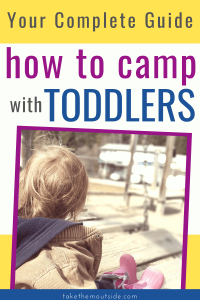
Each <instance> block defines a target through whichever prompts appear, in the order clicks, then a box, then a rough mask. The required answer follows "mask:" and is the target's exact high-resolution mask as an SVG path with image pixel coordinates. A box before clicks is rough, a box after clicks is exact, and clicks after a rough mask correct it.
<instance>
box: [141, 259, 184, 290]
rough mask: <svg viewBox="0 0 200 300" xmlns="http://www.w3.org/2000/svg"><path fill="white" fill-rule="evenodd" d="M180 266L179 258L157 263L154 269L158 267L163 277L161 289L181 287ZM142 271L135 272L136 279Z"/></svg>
mask: <svg viewBox="0 0 200 300" xmlns="http://www.w3.org/2000/svg"><path fill="white" fill-rule="evenodd" d="M181 266H182V260H181V259H180V258H176V259H172V260H170V261H166V262H164V263H161V264H157V265H156V266H154V267H156V269H159V270H160V271H161V272H162V273H163V274H164V277H165V281H164V284H163V286H162V289H180V288H181ZM143 272H144V271H141V272H138V273H137V279H138V280H140V279H141V277H142V274H143Z"/></svg>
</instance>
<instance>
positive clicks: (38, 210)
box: [18, 145, 88, 219]
mask: <svg viewBox="0 0 200 300" xmlns="http://www.w3.org/2000/svg"><path fill="white" fill-rule="evenodd" d="M87 189H88V177H87V173H86V170H85V168H84V166H83V164H82V162H81V160H80V159H79V158H78V157H77V156H76V154H74V153H73V152H72V151H71V150H70V149H68V148H66V147H64V146H59V145H55V146H53V145H46V146H42V147H41V148H40V149H39V150H36V151H34V153H33V155H32V156H31V158H30V159H29V161H28V162H27V164H26V166H25V168H24V170H23V171H22V172H21V174H20V183H19V210H18V214H19V216H21V217H22V218H34V217H46V218H53V219H55V218H60V219H66V218H67V219H74V218H75V217H76V216H77V215H78V214H79V213H80V211H81V210H82V208H83V206H84V205H85V200H86V194H87Z"/></svg>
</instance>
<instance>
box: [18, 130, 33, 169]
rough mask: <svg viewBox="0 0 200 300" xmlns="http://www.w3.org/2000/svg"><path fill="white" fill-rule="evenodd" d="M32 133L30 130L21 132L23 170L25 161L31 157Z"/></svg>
mask: <svg viewBox="0 0 200 300" xmlns="http://www.w3.org/2000/svg"><path fill="white" fill-rule="evenodd" d="M32 136H33V131H32V130H22V135H21V159H22V162H21V167H22V169H24V167H25V165H26V163H27V161H28V160H29V158H30V157H31V155H32V151H31V141H32Z"/></svg>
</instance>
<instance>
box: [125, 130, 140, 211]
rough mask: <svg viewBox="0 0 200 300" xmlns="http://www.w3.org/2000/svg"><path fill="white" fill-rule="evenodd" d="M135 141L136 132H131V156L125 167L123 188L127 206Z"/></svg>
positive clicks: (136, 138) (136, 137)
mask: <svg viewBox="0 0 200 300" xmlns="http://www.w3.org/2000/svg"><path fill="white" fill-rule="evenodd" d="M137 142H138V134H132V135H131V138H130V153H131V157H130V161H129V165H128V168H127V176H126V183H125V189H124V200H125V201H126V205H127V206H129V202H130V197H129V195H128V189H129V184H130V178H131V171H132V167H133V155H134V152H135V150H136V146H137Z"/></svg>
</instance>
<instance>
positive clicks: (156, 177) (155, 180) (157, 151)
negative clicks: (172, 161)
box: [151, 149, 160, 191]
mask: <svg viewBox="0 0 200 300" xmlns="http://www.w3.org/2000/svg"><path fill="white" fill-rule="evenodd" d="M159 154H160V151H159V150H157V149H156V150H155V161H154V174H153V182H152V185H151V190H152V191H155V189H156V185H157V180H158V169H159V161H158V159H159Z"/></svg>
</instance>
